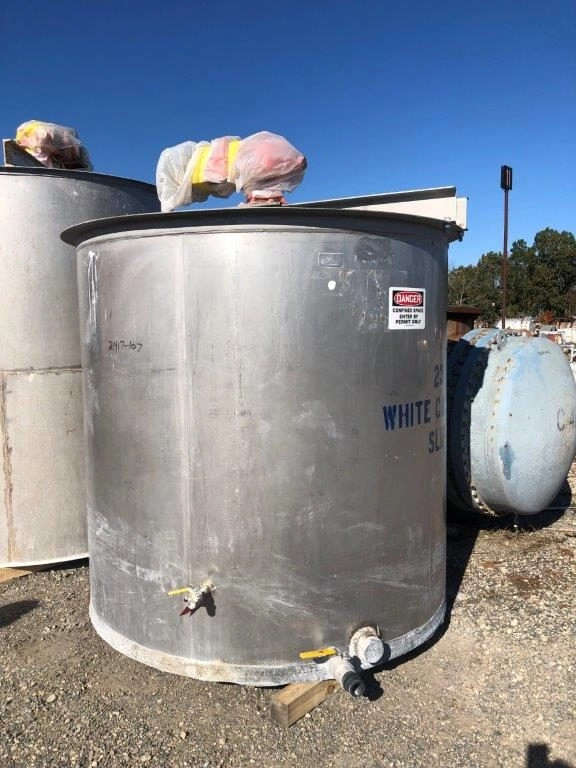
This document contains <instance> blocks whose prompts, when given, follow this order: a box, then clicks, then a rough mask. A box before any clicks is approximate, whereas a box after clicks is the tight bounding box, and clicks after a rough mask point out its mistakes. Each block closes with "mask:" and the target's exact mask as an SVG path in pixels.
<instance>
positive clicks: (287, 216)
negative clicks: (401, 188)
mask: <svg viewBox="0 0 576 768" xmlns="http://www.w3.org/2000/svg"><path fill="white" fill-rule="evenodd" d="M392 223H396V224H398V225H399V227H400V230H401V232H402V234H409V233H410V230H415V229H416V230H419V229H420V228H421V227H425V228H427V229H428V230H430V229H434V230H436V231H439V232H442V233H443V234H444V236H445V237H446V240H447V241H448V242H452V241H453V240H457V239H459V238H461V236H462V232H463V229H462V228H461V227H459V226H458V225H457V224H455V222H449V221H442V220H440V219H434V218H428V217H425V216H415V215H412V214H406V213H395V212H394V213H392V212H388V211H386V212H381V211H372V210H368V211H366V210H358V209H350V208H342V209H337V208H318V207H311V208H307V207H304V206H291V205H289V206H281V207H280V206H274V207H266V206H261V207H254V208H250V207H246V208H217V209H209V210H201V211H174V212H172V213H136V214H131V215H129V216H113V217H110V218H105V219H94V220H92V221H86V222H83V223H81V224H76V225H75V226H73V227H69V228H68V229H65V230H64V232H62V234H61V238H62V240H63V241H64V242H65V243H69V244H70V245H75V246H78V245H80V243H83V242H84V241H86V240H91V239H92V238H95V237H102V236H104V235H111V234H121V235H123V234H127V233H129V232H142V231H150V230H157V231H166V230H170V229H192V228H196V227H239V226H243V225H244V226H280V227H281V226H290V227H297V226H301V227H315V228H320V229H338V230H348V231H356V232H366V233H367V234H375V235H378V234H382V235H386V234H390V233H391V229H390V225H391V224H392ZM381 224H385V228H383V229H382V230H381V228H380V226H379V225H381Z"/></svg>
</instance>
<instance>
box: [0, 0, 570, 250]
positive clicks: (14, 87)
mask: <svg viewBox="0 0 576 768" xmlns="http://www.w3.org/2000/svg"><path fill="white" fill-rule="evenodd" d="M0 32H1V33H2V35H1V39H2V43H1V44H0V85H1V93H2V97H1V100H0V135H1V136H11V135H13V134H14V132H15V129H16V127H17V126H18V125H19V124H20V123H21V122H24V121H25V120H28V119H32V118H34V119H40V120H47V121H52V122H59V123H62V124H65V125H70V126H73V127H75V128H76V129H77V130H78V132H79V134H80V136H81V138H82V140H83V141H84V143H85V144H86V146H87V147H88V149H89V152H90V155H91V158H92V161H93V163H94V166H95V170H98V171H101V172H104V173H113V174H117V175H121V176H131V177H134V178H139V179H144V180H147V181H153V180H154V174H155V167H156V161H157V158H158V155H159V153H160V151H161V150H162V149H163V148H164V147H166V146H171V145H173V144H177V143H179V142H181V141H184V140H186V139H195V140H200V139H211V138H214V137H216V136H222V135H229V134H235V135H239V136H246V135H248V134H250V133H254V132H256V131H258V130H271V131H274V132H276V133H281V134H283V135H285V136H286V137H287V138H288V139H289V140H290V141H291V142H292V143H293V144H294V145H295V146H297V147H298V148H299V149H300V150H302V151H303V152H304V153H305V154H306V156H307V157H308V162H309V169H308V171H307V175H306V178H305V181H304V183H303V184H302V186H301V187H300V188H299V189H298V190H297V191H296V192H294V193H293V194H292V196H291V197H290V200H291V201H294V202H296V201H303V200H314V199H318V198H325V197H339V196H347V195H356V194H367V193H376V192H385V191H396V190H400V189H413V188H419V187H434V186H443V185H451V184H454V185H456V186H457V187H458V193H459V194H460V195H465V196H468V197H469V198H470V200H469V228H470V231H469V232H468V233H467V234H466V236H465V238H464V242H463V243H461V244H456V245H455V246H452V249H451V256H450V259H451V262H452V263H454V264H460V263H462V264H466V263H471V262H475V261H476V260H477V259H478V257H479V256H480V255H481V254H482V253H483V252H486V251H488V250H500V249H501V247H502V193H501V191H500V189H499V181H500V165H501V164H503V163H506V164H508V165H511V166H513V168H514V189H513V191H512V193H511V196H510V242H511V241H512V240H514V239H517V238H520V237H522V238H524V239H526V240H528V241H529V242H531V240H532V238H533V236H534V234H535V233H536V232H537V231H538V230H539V229H542V228H544V227H546V226H551V227H554V228H556V229H568V230H570V231H572V232H576V138H575V137H576V42H575V41H576V34H575V33H576V3H575V2H574V0H549V1H548V2H542V0H538V2H535V1H534V0H526V1H525V2H520V1H519V0H517V1H515V2H510V1H506V0H504V1H503V2H487V3H486V2H484V3H474V4H472V3H466V2H465V1H463V0H461V2H459V3H455V2H447V3H442V2H440V3H430V2H427V3H424V2H420V0H414V2H412V3H405V4H403V3H387V2H382V1H380V2H377V1H376V0H366V2H362V0H357V1H356V2H355V3H348V2H340V0H333V1H332V2H330V3H328V2H321V1H320V0H317V2H313V0H309V1H308V2H303V1H302V0H293V1H292V2H289V3H286V2H282V3H278V2H276V3H275V2H273V1H272V0H271V1H270V2H267V3H263V2H260V0H254V1H253V2H246V3H244V4H239V3H232V2H229V1H228V0H220V2H210V3H209V2H206V1H205V0H197V1H196V2H186V3H177V2H163V3H159V2H152V1H151V0H142V1H141V2H138V3H137V2H121V1H118V2H114V3H113V2H108V0H102V2H99V3H93V2H90V3H88V2H81V1H80V0H78V1H76V2H68V1H67V0H64V1H63V2H57V1H56V2H52V3H46V2H45V0H44V1H43V2H38V1H37V0H30V1H29V2H27V3H26V4H25V5H24V6H22V5H20V6H18V5H17V4H11V5H5V6H3V8H2V14H1V15H0ZM238 201H239V200H238V199H237V198H236V197H233V198H231V199H230V200H229V201H228V202H227V204H228V205H234V204H236V203H237V202H238Z"/></svg>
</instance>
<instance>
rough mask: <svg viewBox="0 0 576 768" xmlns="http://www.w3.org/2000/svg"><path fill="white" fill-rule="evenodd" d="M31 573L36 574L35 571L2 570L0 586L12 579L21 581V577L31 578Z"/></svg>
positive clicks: (0, 572) (0, 570) (20, 569)
mask: <svg viewBox="0 0 576 768" xmlns="http://www.w3.org/2000/svg"><path fill="white" fill-rule="evenodd" d="M36 570H37V569H36ZM31 573H35V570H25V569H22V568H0V584H1V583H2V582H4V581H10V580H11V579H19V578H20V577H21V576H29V575H30V574H31Z"/></svg>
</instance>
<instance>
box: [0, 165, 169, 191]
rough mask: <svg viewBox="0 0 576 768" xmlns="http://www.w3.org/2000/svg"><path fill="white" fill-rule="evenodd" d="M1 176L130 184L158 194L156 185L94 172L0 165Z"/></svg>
mask: <svg viewBox="0 0 576 768" xmlns="http://www.w3.org/2000/svg"><path fill="white" fill-rule="evenodd" d="M0 174H3V175H5V176H57V177H58V178H61V179H79V180H81V181H93V182H96V183H97V184H110V185H112V184H123V185H126V184H129V185H130V186H135V187H141V188H142V189H145V190H146V191H147V192H153V193H154V194H156V187H155V186H154V184H148V183H147V182H145V181H138V180H137V179H126V178H124V177H123V176H111V175H109V174H107V173H93V172H92V171H77V170H65V169H63V168H45V167H41V168H36V167H32V166H30V167H24V166H18V165H0Z"/></svg>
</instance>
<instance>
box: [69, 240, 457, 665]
mask: <svg viewBox="0 0 576 768" xmlns="http://www.w3.org/2000/svg"><path fill="white" fill-rule="evenodd" d="M79 253H80V259H81V263H82V267H81V269H82V271H83V275H84V276H83V277H81V278H80V279H81V281H83V285H84V289H83V293H82V295H83V299H82V303H83V321H82V322H83V323H84V326H83V330H82V336H83V342H84V346H85V395H86V411H87V434H88V441H89V463H90V465H91V469H90V473H91V480H90V482H89V488H90V489H91V490H90V491H89V494H90V496H89V507H90V512H89V516H90V551H91V579H92V603H93V610H94V612H95V614H96V615H98V617H99V619H100V620H101V621H103V622H104V623H105V624H106V625H107V626H109V627H110V628H111V629H112V630H114V631H116V632H118V633H120V634H121V635H122V636H125V637H127V638H129V639H130V640H133V641H134V642H136V643H139V644H141V645H144V646H146V647H149V648H151V649H153V650H157V651H158V652H161V653H163V654H165V653H168V654H173V655H175V656H179V657H185V658H191V659H195V660H197V661H199V662H202V660H206V661H214V660H215V659H216V660H218V659H219V660H222V661H223V662H226V663H227V664H243V663H245V664H253V663H255V662H258V663H261V664H262V665H263V666H266V665H280V664H291V663H294V661H295V660H297V659H298V652H299V651H301V650H306V649H309V648H311V647H319V646H321V645H322V644H325V645H330V644H333V645H336V646H338V645H342V644H345V643H346V642H347V641H348V639H349V636H350V633H351V632H352V631H353V630H354V629H356V628H357V627H358V626H360V625H361V624H363V623H375V624H378V625H379V626H380V627H381V628H382V630H383V632H384V637H385V639H386V640H393V639H394V638H396V637H399V636H401V635H404V634H406V633H407V632H409V631H411V630H412V629H414V628H416V627H418V626H421V625H424V624H425V623H426V622H427V621H428V620H430V618H431V617H432V616H433V615H434V614H435V613H436V611H437V610H438V609H439V607H440V606H441V605H442V603H443V600H444V589H445V574H444V567H445V566H444V564H445V530H444V499H445V448H444V445H445V418H444V412H445V385H444V356H445V312H446V290H445V284H446V244H445V242H443V240H442V239H441V238H440V236H438V239H437V240H435V239H434V236H433V235H431V236H430V237H429V238H414V237H412V238H411V237H410V236H408V235H406V236H405V237H402V238H400V237H395V238H375V237H371V236H362V235H356V234H345V233H314V234H309V233H303V232H299V233H298V232H297V233H292V232H289V231H288V232H259V233H246V232H244V233H231V232H223V233H214V232H213V233H211V234H210V235H209V236H203V235H202V234H201V233H195V234H194V233H193V234H189V235H177V236H171V237H164V238H158V239H155V238H153V237H146V238H141V239H139V238H132V239H127V240H124V241H121V240H115V241H114V242H110V243H106V240H105V239H103V240H102V241H101V242H95V243H93V244H92V245H87V246H84V247H82V248H81V249H80V252H79ZM391 287H396V288H412V289H422V290H425V292H426V294H425V296H426V298H425V301H426V324H425V327H424V328H416V329H410V330H405V329H403V328H402V329H394V330H392V329H389V327H388V323H389V312H388V310H389V300H390V288H391ZM400 411H402V416H400ZM385 413H386V414H387V418H386V416H385ZM392 414H394V416H393V415H392ZM206 578H210V579H211V580H212V581H213V582H214V583H215V584H216V587H217V591H216V593H215V601H214V606H211V607H209V608H210V610H206V609H204V608H203V609H201V610H199V611H197V612H195V613H194V615H193V616H192V617H182V618H181V617H179V615H178V614H179V612H180V609H181V607H182V604H181V603H180V601H179V599H177V598H168V597H166V592H167V591H168V590H170V589H173V588H175V587H180V586H183V585H185V584H197V583H201V582H202V581H203V580H204V579H206Z"/></svg>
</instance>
